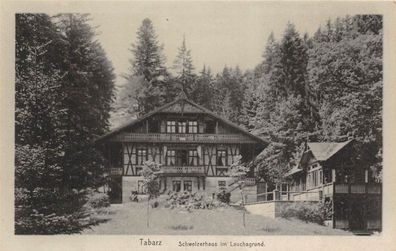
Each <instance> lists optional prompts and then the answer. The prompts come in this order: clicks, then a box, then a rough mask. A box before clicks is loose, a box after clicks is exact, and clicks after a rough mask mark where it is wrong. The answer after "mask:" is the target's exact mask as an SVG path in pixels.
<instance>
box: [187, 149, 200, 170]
mask: <svg viewBox="0 0 396 251" xmlns="http://www.w3.org/2000/svg"><path fill="white" fill-rule="evenodd" d="M188 165H190V166H197V165H198V152H197V150H188Z"/></svg>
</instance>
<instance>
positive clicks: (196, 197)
mask: <svg viewBox="0 0 396 251" xmlns="http://www.w3.org/2000/svg"><path fill="white" fill-rule="evenodd" d="M224 206H227V205H226V204H225V203H223V202H220V201H217V200H213V199H212V198H206V197H205V196H204V195H203V194H200V193H191V192H186V191H184V192H179V193H177V192H171V191H170V192H169V193H168V197H167V199H166V202H165V207H166V208H171V209H174V208H181V209H186V210H187V211H190V212H191V211H192V210H193V209H213V208H217V207H224Z"/></svg>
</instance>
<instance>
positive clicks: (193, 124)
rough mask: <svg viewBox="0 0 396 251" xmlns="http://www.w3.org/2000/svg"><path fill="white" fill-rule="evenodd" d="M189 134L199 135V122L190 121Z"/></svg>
mask: <svg viewBox="0 0 396 251" xmlns="http://www.w3.org/2000/svg"><path fill="white" fill-rule="evenodd" d="M188 132H189V133H198V122H197V121H188Z"/></svg>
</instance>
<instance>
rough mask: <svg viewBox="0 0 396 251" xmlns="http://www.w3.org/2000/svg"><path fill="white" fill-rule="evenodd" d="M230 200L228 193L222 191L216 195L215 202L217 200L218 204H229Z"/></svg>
mask: <svg viewBox="0 0 396 251" xmlns="http://www.w3.org/2000/svg"><path fill="white" fill-rule="evenodd" d="M230 199H231V193H229V192H225V191H223V192H221V193H218V194H217V200H219V201H220V202H223V203H226V204H230Z"/></svg>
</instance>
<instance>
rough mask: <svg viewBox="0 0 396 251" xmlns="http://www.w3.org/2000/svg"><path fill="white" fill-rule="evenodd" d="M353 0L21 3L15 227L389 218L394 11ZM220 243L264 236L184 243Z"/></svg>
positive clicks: (274, 227)
mask: <svg viewBox="0 0 396 251" xmlns="http://www.w3.org/2000/svg"><path fill="white" fill-rule="evenodd" d="M108 3H111V2H108ZM357 5H358V4H356V5H352V4H351V3H349V4H347V3H343V2H338V3H332V4H330V3H328V4H323V5H322V4H321V3H319V2H316V3H314V2H294V3H292V4H286V3H285V2H284V3H279V4H278V3H275V2H165V1H163V2H129V3H128V5H126V6H128V8H117V7H114V9H111V8H109V9H108V10H107V11H106V10H103V9H101V10H100V11H93V10H92V11H89V10H88V11H87V8H81V10H78V9H73V11H69V10H68V9H67V8H65V11H64V10H63V8H59V9H56V8H52V9H50V10H49V9H43V10H42V11H41V10H40V9H39V8H35V9H34V11H16V12H15V13H14V14H13V20H12V22H13V27H8V28H9V29H11V30H13V32H14V33H13V35H14V37H13V38H14V48H13V49H14V50H13V55H14V59H15V61H14V66H13V68H14V69H15V72H14V74H13V76H12V77H13V79H14V82H13V83H7V85H9V87H10V88H12V93H13V95H14V96H12V97H11V98H12V99H14V106H13V107H12V114H11V116H10V117H9V118H8V119H10V120H12V126H13V128H12V131H11V133H12V136H13V142H10V145H11V147H12V148H13V149H12V150H13V153H14V155H13V156H11V158H12V160H13V163H12V164H11V165H12V166H10V170H11V169H12V170H11V172H12V175H13V177H14V178H13V181H12V196H13V198H12V201H13V205H12V206H13V212H12V216H13V217H14V221H13V234H14V235H16V236H22V235H36V236H37V235H71V236H75V235H78V236H86V237H88V236H98V235H111V236H114V235H124V236H128V235H129V236H142V238H139V240H137V243H136V245H138V246H142V247H144V246H157V245H159V246H160V245H161V241H159V240H158V238H157V239H156V238H155V237H158V236H178V237H180V236H190V237H191V236H255V237H260V236H261V237H263V236H350V237H355V238H363V237H357V236H366V238H376V237H378V236H381V235H383V234H384V233H383V231H384V229H383V224H384V220H383V214H384V210H385V208H384V206H383V205H384V200H385V199H384V197H383V193H384V192H385V189H384V187H383V182H385V180H386V179H387V178H388V177H391V176H386V175H384V173H386V172H387V171H386V168H390V167H389V166H387V167H386V168H385V165H384V164H383V163H384V160H383V152H384V143H383V142H384V136H383V133H384V129H383V128H384V126H383V123H384V116H383V114H384V98H383V97H384V37H385V36H386V32H385V31H386V29H385V27H386V25H390V24H389V23H386V22H385V21H384V20H385V16H384V14H383V13H382V12H381V11H378V10H376V9H375V8H372V11H371V12H370V11H367V8H366V9H362V8H358V6H357ZM368 10H370V8H368ZM393 56H394V55H393ZM393 115H394V114H393ZM2 117H3V114H2ZM388 182H389V180H388ZM154 236H155V237H154ZM307 238H308V237H307ZM180 240H183V239H180ZM250 240H251V239H250ZM220 244H221V245H223V248H226V247H230V248H231V247H233V248H234V249H235V248H236V249H237V248H238V247H239V248H240V249H245V248H249V250H262V248H264V247H263V246H265V244H264V242H262V239H257V241H244V239H241V238H239V239H237V240H236V241H235V242H228V243H218V242H214V241H204V242H200V241H180V243H179V244H177V245H178V246H177V247H179V248H180V247H183V248H188V247H195V248H197V247H201V248H214V247H219V245H220ZM175 245H176V244H175ZM224 245H225V246H224ZM174 248H176V246H175V247H174ZM236 249H235V250H236ZM81 250H82V249H81ZM384 250H385V249H384Z"/></svg>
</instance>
